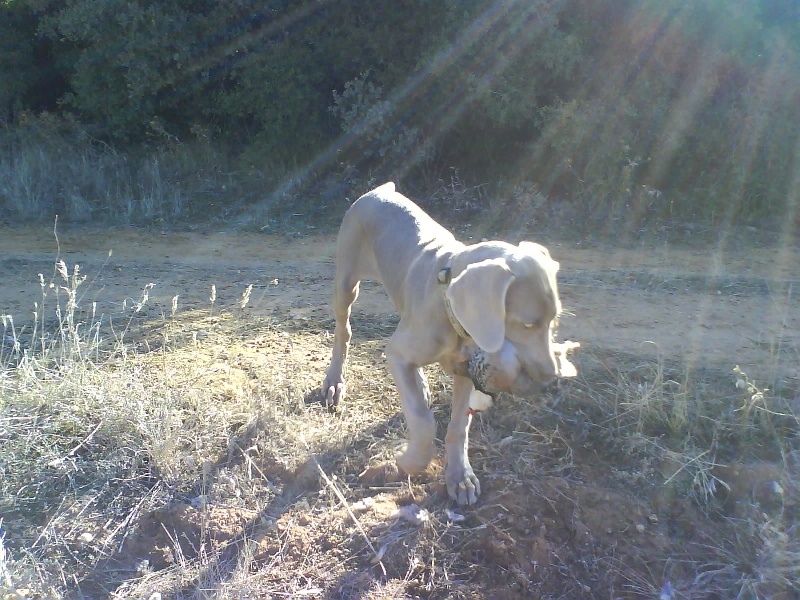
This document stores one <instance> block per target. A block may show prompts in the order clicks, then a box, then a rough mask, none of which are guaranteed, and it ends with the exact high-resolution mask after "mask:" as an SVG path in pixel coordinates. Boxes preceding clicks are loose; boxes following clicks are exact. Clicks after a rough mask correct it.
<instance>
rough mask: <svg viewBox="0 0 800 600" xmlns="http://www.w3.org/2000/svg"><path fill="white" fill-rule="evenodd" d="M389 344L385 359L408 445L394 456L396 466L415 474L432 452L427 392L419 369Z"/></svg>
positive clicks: (432, 431)
mask: <svg viewBox="0 0 800 600" xmlns="http://www.w3.org/2000/svg"><path fill="white" fill-rule="evenodd" d="M392 345H393V344H392V343H391V342H390V345H389V347H387V349H386V358H387V362H388V366H389V371H390V372H391V373H392V377H394V382H395V385H396V386H397V392H398V393H399V395H400V403H401V405H402V407H403V414H404V415H405V418H406V427H407V428H408V446H407V447H406V451H405V452H404V453H403V454H402V455H401V456H399V457H398V458H397V466H398V467H400V468H401V469H402V470H403V471H404V472H405V473H406V474H408V475H416V474H417V473H420V472H421V471H424V470H425V468H426V467H427V466H428V464H429V463H430V462H431V460H432V459H433V456H434V453H435V451H436V446H435V445H434V437H435V436H436V422H435V421H434V418H433V412H432V411H431V408H430V405H431V400H430V396H431V394H430V390H429V389H428V382H427V381H426V379H425V375H424V373H423V372H422V369H420V368H419V367H417V366H415V365H414V364H413V363H410V362H409V361H408V360H407V359H406V358H404V357H403V355H402V352H401V351H398V350H393V349H392Z"/></svg>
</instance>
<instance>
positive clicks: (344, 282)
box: [322, 272, 360, 408]
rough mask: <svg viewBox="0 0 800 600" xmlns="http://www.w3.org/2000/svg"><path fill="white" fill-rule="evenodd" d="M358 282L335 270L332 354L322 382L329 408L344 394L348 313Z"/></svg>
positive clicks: (349, 328)
mask: <svg viewBox="0 0 800 600" xmlns="http://www.w3.org/2000/svg"><path fill="white" fill-rule="evenodd" d="M359 283H360V282H359V281H358V280H356V281H355V282H353V278H352V277H350V276H348V275H347V274H344V275H342V276H340V274H339V273H338V272H337V275H336V283H335V288H334V293H333V309H334V315H335V319H336V325H335V327H334V330H333V355H332V356H331V364H330V366H329V367H328V372H327V374H326V375H325V381H324V382H323V383H322V397H323V400H324V402H325V404H326V405H327V406H328V407H329V408H334V407H336V406H338V404H339V402H341V401H342V400H344V398H345V394H346V387H345V367H346V364H347V351H348V350H349V348H350V339H351V338H352V337H353V330H352V328H351V326H350V313H351V311H352V308H353V303H354V302H355V301H356V298H358V285H359Z"/></svg>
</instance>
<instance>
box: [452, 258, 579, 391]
mask: <svg viewBox="0 0 800 600" xmlns="http://www.w3.org/2000/svg"><path fill="white" fill-rule="evenodd" d="M504 247H505V248H507V249H508V251H506V252H500V253H499V254H501V256H495V257H493V258H486V259H484V260H480V261H478V262H474V263H472V264H470V265H469V266H467V267H466V268H465V269H464V270H463V271H462V272H461V273H459V275H458V276H457V277H455V278H454V279H453V280H452V282H451V283H450V286H449V287H448V288H447V292H446V294H447V298H448V300H449V301H450V305H451V307H452V310H453V314H454V315H455V317H456V318H457V319H458V321H459V322H460V323H461V325H462V326H463V327H464V329H465V330H466V331H467V333H468V334H469V335H470V337H471V338H472V340H473V341H474V345H475V346H477V348H479V349H480V352H481V356H482V358H481V361H480V362H481V364H483V365H484V368H483V377H482V379H481V382H480V383H481V385H482V386H483V387H484V388H485V390H486V391H489V392H511V393H514V394H518V395H524V394H526V393H530V392H534V391H537V390H539V389H541V388H542V387H545V386H547V385H549V384H551V383H553V382H554V381H555V380H556V379H557V378H558V377H559V376H562V375H563V376H571V375H572V374H571V373H570V374H568V373H563V374H562V373H561V370H562V369H561V366H560V361H559V360H557V357H556V354H557V352H558V351H559V346H558V345H556V344H554V342H553V332H554V329H555V326H556V320H557V317H558V315H559V313H560V312H561V302H560V300H559V296H558V286H557V283H556V273H557V272H558V266H559V265H558V263H557V262H556V261H555V260H553V259H552V258H551V257H550V253H549V252H548V251H547V249H546V248H545V247H544V246H540V245H539V244H534V243H531V242H522V243H521V244H520V245H519V246H517V247H515V246H508V245H504ZM470 346H471V345H470V344H469V343H467V344H465V350H464V351H465V353H467V354H469V353H471V352H472V353H473V355H474V352H477V351H478V350H477V348H471V347H470ZM473 379H474V378H473ZM476 383H477V382H476Z"/></svg>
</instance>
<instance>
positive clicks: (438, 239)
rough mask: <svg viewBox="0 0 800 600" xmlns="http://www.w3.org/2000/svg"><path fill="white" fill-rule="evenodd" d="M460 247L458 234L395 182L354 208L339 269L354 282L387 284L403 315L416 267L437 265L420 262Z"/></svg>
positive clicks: (341, 241) (341, 243) (341, 240)
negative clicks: (407, 281) (408, 281)
mask: <svg viewBox="0 0 800 600" xmlns="http://www.w3.org/2000/svg"><path fill="white" fill-rule="evenodd" d="M459 245H460V244H459V242H457V241H456V239H455V237H453V234H451V233H450V232H449V231H448V230H447V229H445V228H444V227H442V226H441V225H439V224H438V223H437V222H436V221H434V220H433V219H432V218H431V217H430V216H429V215H428V214H427V213H426V212H425V211H423V210H422V209H421V208H420V207H419V206H417V205H416V204H414V203H413V202H412V201H411V200H409V199H408V198H406V197H405V196H403V195H402V194H400V193H398V192H396V191H395V186H394V183H391V182H389V183H386V184H384V185H382V186H380V187H378V188H376V189H374V190H372V191H371V192H368V193H367V194H364V195H363V196H361V197H360V198H359V199H358V200H356V201H355V202H354V203H353V205H352V206H351V207H350V208H349V209H348V211H347V213H346V214H345V216H344V219H343V221H342V225H341V228H340V230H339V237H338V243H337V268H338V269H340V270H343V272H342V273H340V275H344V276H345V277H346V279H348V280H350V281H351V282H354V281H357V280H361V279H371V280H373V281H377V282H379V283H382V284H383V285H384V287H385V288H386V291H387V293H388V294H389V296H390V297H391V298H392V300H393V302H394V303H395V306H396V307H397V308H398V310H399V311H400V312H401V313H402V305H403V304H404V301H403V298H402V294H401V291H402V290H404V289H408V288H409V286H407V285H405V284H404V280H405V279H406V278H408V277H409V276H417V275H412V273H411V271H412V269H413V266H414V264H427V265H432V264H434V263H435V262H437V261H435V260H434V261H425V260H422V261H421V260H420V257H421V256H422V255H426V254H431V253H432V254H440V253H442V252H443V251H446V249H447V248H450V247H453V248H456V247H458V246H459ZM344 271H346V273H345V272H344ZM412 289H413V286H412Z"/></svg>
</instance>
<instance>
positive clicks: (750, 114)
mask: <svg viewBox="0 0 800 600" xmlns="http://www.w3.org/2000/svg"><path fill="white" fill-rule="evenodd" d="M779 73H780V68H779V64H778V61H777V60H776V59H775V57H773V59H772V60H771V61H770V64H769V65H768V67H767V70H766V72H765V73H764V74H763V75H762V76H761V78H760V81H759V82H758V85H755V86H753V93H752V95H751V97H749V98H746V99H745V110H747V113H746V114H745V117H744V122H743V123H742V128H741V131H740V135H739V137H738V142H737V144H736V149H735V150H734V152H736V150H739V149H740V150H741V151H740V152H739V162H740V164H741V169H740V171H739V176H738V177H737V178H736V181H734V182H731V188H730V191H731V195H730V202H729V204H728V206H727V207H726V211H725V214H724V215H722V223H721V225H722V227H721V228H720V233H719V241H718V243H717V244H716V245H715V246H714V248H713V249H712V250H711V252H710V254H709V261H708V267H707V274H708V276H709V277H717V276H719V275H722V273H723V272H724V264H725V257H726V254H727V253H728V251H729V246H730V243H731V241H732V237H733V236H734V234H735V232H734V221H735V218H736V216H737V211H738V210H739V208H740V207H741V206H742V201H743V199H744V194H745V192H746V184H747V179H748V177H749V175H750V173H751V170H752V165H753V161H754V160H755V158H756V153H757V152H758V150H759V146H760V143H761V140H762V136H763V133H764V129H765V128H766V126H767V114H768V107H769V105H770V103H771V101H772V100H773V99H774V97H775V95H776V94H777V93H778V90H779V86H778V81H777V79H778V75H779ZM712 298H713V297H712V296H711V294H707V295H706V296H704V297H703V299H702V300H701V301H700V302H699V304H698V310H697V316H696V317H695V318H694V319H693V324H694V327H692V328H691V329H690V330H689V335H688V348H689V350H688V355H687V356H686V357H685V359H686V362H687V365H689V366H690V367H692V368H693V367H695V366H696V365H697V364H698V362H699V360H700V359H701V358H702V355H703V340H704V337H705V336H704V333H703V331H704V328H705V327H706V326H707V325H708V324H709V323H710V322H711V321H712V320H713V319H711V318H710V312H711V305H712ZM731 358H732V360H733V361H737V362H742V363H743V362H745V361H744V360H743V359H744V357H731Z"/></svg>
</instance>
